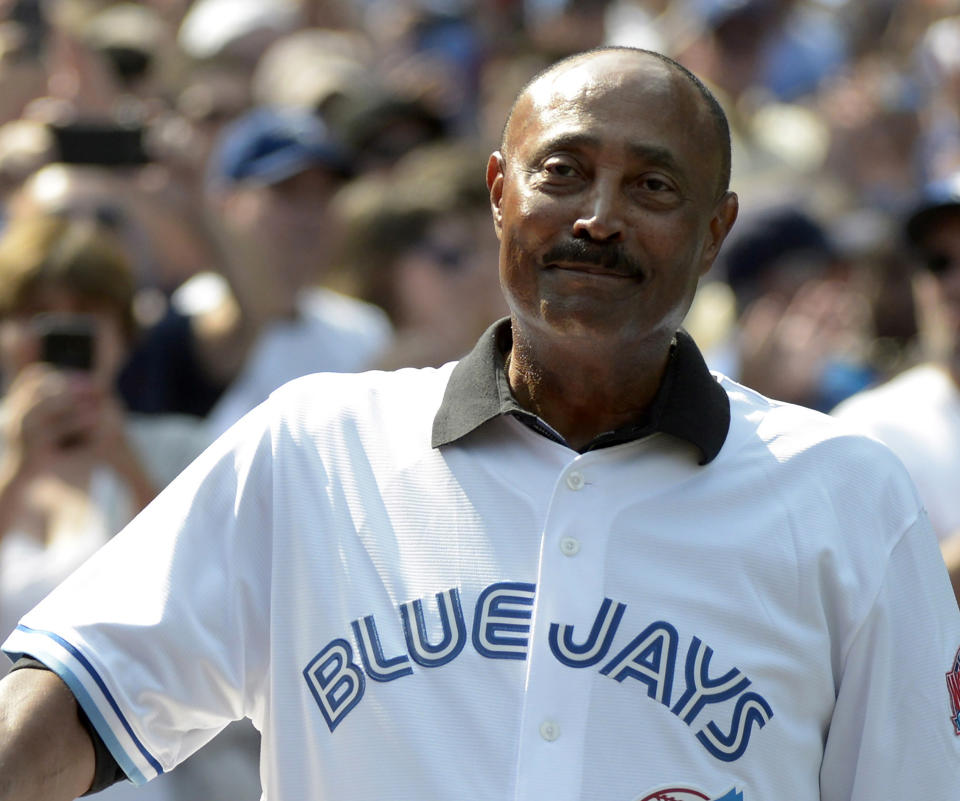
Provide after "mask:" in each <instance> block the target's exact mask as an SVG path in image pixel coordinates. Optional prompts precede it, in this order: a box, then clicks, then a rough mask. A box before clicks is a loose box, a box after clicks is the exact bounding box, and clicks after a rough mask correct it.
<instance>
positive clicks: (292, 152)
mask: <svg viewBox="0 0 960 801" xmlns="http://www.w3.org/2000/svg"><path fill="white" fill-rule="evenodd" d="M602 44H616V45H630V46H639V47H645V48H649V49H655V50H658V51H661V52H664V53H666V54H668V55H670V56H672V57H674V58H676V59H677V60H678V61H680V62H681V63H682V64H684V65H685V66H687V67H689V68H690V69H691V70H693V71H694V72H695V73H696V74H697V75H699V76H700V77H701V78H703V79H704V81H705V82H706V83H707V84H708V85H709V86H710V88H711V89H712V90H713V91H714V92H715V93H716V95H717V96H718V98H719V99H720V100H721V102H722V104H723V106H724V107H725V109H726V110H727V113H728V115H729V117H730V121H731V126H732V133H733V181H732V183H733V188H734V189H735V190H736V191H737V192H738V193H739V195H740V198H741V210H742V211H741V217H740V220H739V221H738V223H737V225H736V226H735V228H734V231H733V233H732V234H731V237H730V239H729V240H728V242H727V244H726V245H725V247H724V250H723V252H722V255H721V258H720V260H719V261H718V263H717V264H716V266H715V268H714V270H713V271H712V273H711V274H710V275H709V276H708V277H707V279H706V280H705V282H704V285H703V286H702V288H701V291H700V293H699V295H698V298H697V300H696V302H695V304H694V307H693V309H692V310H691V312H690V315H689V317H688V319H687V322H686V325H687V327H688V329H689V330H690V331H691V333H693V335H694V337H695V339H696V340H697V341H698V343H699V344H700V345H701V348H702V349H703V350H704V351H705V354H706V356H707V359H708V362H709V364H710V366H711V367H713V368H715V369H718V370H720V371H722V372H724V373H726V374H728V375H731V376H733V377H734V378H737V379H739V380H741V381H742V382H743V383H745V384H747V385H748V386H751V387H753V388H755V389H757V390H759V391H761V392H763V393H764V394H767V395H770V396H772V397H776V398H778V399H781V400H785V401H789V402H793V403H799V404H803V405H806V406H810V407H812V408H816V409H819V410H821V411H824V412H830V411H832V410H834V409H835V408H836V407H837V406H838V404H841V403H843V402H845V401H847V400H848V399H850V398H851V397H852V396H855V395H858V393H860V392H861V391H863V390H866V389H868V388H872V387H877V386H881V385H884V383H885V382H887V381H888V380H890V379H894V378H895V377H898V376H901V375H903V374H905V373H907V372H908V371H909V370H911V369H915V368H917V367H918V366H922V365H926V364H931V363H934V364H940V365H941V366H942V365H951V364H952V365H953V367H952V368H948V370H947V371H948V372H950V370H952V371H953V375H954V376H956V377H957V380H960V356H957V354H958V353H960V345H958V344H957V342H958V341H960V333H958V332H960V324H958V323H957V316H958V312H957V311H956V308H957V306H958V305H960V287H957V288H954V289H953V290H951V291H953V292H954V300H953V304H954V305H953V311H952V312H950V311H945V310H944V309H945V308H946V307H945V305H944V296H945V295H946V294H948V291H947V290H948V287H947V282H946V280H945V276H946V275H952V276H953V278H954V283H955V284H956V283H957V276H956V274H957V272H960V270H958V265H960V234H958V235H957V236H956V237H955V239H954V240H953V241H952V242H951V241H947V240H948V239H949V236H948V235H945V236H947V239H943V238H942V237H941V240H940V244H938V245H937V247H935V248H934V247H933V245H931V244H930V243H929V240H930V236H932V235H931V234H930V231H931V230H932V229H934V228H936V225H926V226H925V227H924V230H923V231H920V230H919V229H918V228H916V226H915V227H914V229H911V230H912V233H911V234H910V235H908V231H907V227H908V226H907V223H908V221H915V220H916V219H918V218H917V215H918V214H927V217H925V218H924V219H925V220H926V221H927V222H928V223H929V222H930V220H929V213H930V212H931V211H937V210H943V209H947V210H954V211H955V208H954V207H960V180H953V178H954V176H957V175H960V0H911V1H910V2H907V0H488V1H487V2H470V0H389V1H388V0H142V1H141V2H113V1H111V0H0V377H2V380H3V386H4V392H3V400H2V402H0V623H2V625H3V626H5V627H6V628H9V627H11V626H13V625H15V623H16V620H17V619H18V617H19V615H20V614H22V613H23V612H24V611H26V607H27V606H28V605H29V604H31V603H33V602H34V601H35V600H36V599H37V598H38V597H41V596H42V594H43V593H44V592H45V591H46V590H47V589H49V588H50V587H52V586H53V584H55V583H56V582H57V581H59V580H60V578H62V577H63V576H64V575H66V573H68V572H69V571H70V570H71V569H72V567H74V566H75V565H76V564H78V562H79V560H81V559H83V558H85V556H86V555H87V554H89V553H90V552H91V550H92V549H93V548H95V547H98V546H99V544H102V543H103V542H104V541H105V540H106V539H108V538H109V536H110V535H111V533H112V532H114V531H115V530H116V528H117V527H118V526H119V525H122V524H123V522H125V520H127V519H129V517H130V516H131V515H132V514H134V513H135V512H136V511H137V510H138V509H139V508H142V506H143V505H145V504H146V503H147V502H149V500H150V498H151V497H152V496H153V494H155V492H156V491H157V490H159V489H160V488H161V487H162V486H163V484H164V483H166V482H167V481H169V480H170V479H171V478H172V477H173V476H174V475H176V473H177V472H178V471H179V469H180V468H181V467H182V466H184V465H185V464H186V463H187V462H189V461H190V459H192V457H193V456H194V455H196V453H198V452H199V451H200V450H201V449H202V448H203V447H204V446H205V445H206V444H207V443H208V442H209V441H210V439H211V438H212V437H214V436H215V435H216V434H218V433H219V432H221V431H223V430H224V429H225V428H226V427H227V426H229V425H230V424H231V423H232V422H233V421H235V420H236V419H237V418H238V417H239V416H240V415H242V414H243V413H244V412H246V411H247V410H249V409H250V408H252V407H253V406H254V405H256V404H257V403H259V402H260V401H261V400H263V399H264V398H265V397H266V396H267V394H268V393H269V392H270V391H271V390H272V389H273V388H275V387H276V386H278V385H279V384H280V383H283V382H284V381H287V380H289V379H290V378H293V377H295V376H296V375H299V374H302V373H305V372H312V371H316V370H335V371H353V370H362V369H368V368H398V367H405V366H432V365H439V364H442V363H444V362H446V361H449V360H451V359H455V358H458V357H459V356H461V355H463V354H464V353H465V352H466V351H467V350H469V349H470V347H471V346H472V344H473V343H474V341H475V340H476V338H477V337H478V336H479V334H480V333H481V332H482V331H483V330H484V329H485V328H486V327H487V326H488V325H489V324H490V323H491V322H492V321H494V320H495V319H497V318H498V317H500V316H502V315H503V314H505V313H506V309H505V306H504V303H503V300H502V297H501V295H500V292H499V286H498V279H497V270H496V259H497V256H496V253H497V242H496V238H495V235H494V231H493V226H492V222H491V220H490V212H489V201H488V196H487V192H486V188H485V185H484V168H485V164H486V157H487V155H488V154H489V153H490V151H492V150H493V149H495V148H496V147H497V145H498V142H499V138H500V133H501V126H502V124H503V121H504V119H505V117H506V114H507V111H508V109H509V104H510V103H511V102H512V99H513V97H514V96H515V94H516V92H517V91H518V90H519V88H520V87H521V86H522V85H523V84H524V83H525V82H526V80H527V79H528V78H530V77H531V76H532V75H533V74H534V73H535V72H536V71H538V70H539V69H540V68H542V67H543V66H545V65H546V64H548V63H550V62H552V61H554V60H556V59H557V58H559V57H562V56H564V55H567V54H570V53H573V52H576V51H579V50H583V49H586V48H589V47H593V46H597V45H602ZM957 219H958V220H960V217H958V218H957ZM938 220H939V218H938ZM935 222H936V221H935ZM941 222H942V221H941ZM951 224H952V225H953V226H954V228H955V229H956V231H960V222H952V223H951ZM934 235H936V232H935V231H934ZM924 237H926V239H925V238H924ZM951 248H952V256H951ZM937 259H939V261H937ZM944 259H946V261H944ZM951 259H952V261H951ZM951 360H952V361H951ZM65 368H67V369H65ZM77 368H81V369H77ZM954 383H956V382H954ZM945 391H946V390H945ZM953 391H955V387H954V390H953ZM948 394H949V392H948ZM858 397H859V396H858ZM950 402H951V403H953V404H954V406H955V408H954V410H953V411H951V412H949V413H950V414H953V413H954V411H955V412H956V417H957V420H958V421H960V400H957V399H954V398H952V396H951V401H950ZM910 403H913V401H908V406H907V407H906V408H907V410H908V411H906V412H904V411H903V409H902V408H901V409H900V410H899V411H896V410H893V411H890V410H889V409H888V411H889V414H891V415H892V416H894V417H896V416H897V415H907V416H910V415H914V416H919V417H921V418H923V419H927V418H926V416H925V413H924V412H921V413H919V415H918V412H917V408H916V407H915V406H910V405H909V404H910ZM951 408H953V407H951ZM957 427H960V422H958V423H957V424H956V425H954V428H957ZM891 436H894V435H893V434H891ZM947 436H948V435H947V434H944V433H943V431H938V432H937V434H936V436H935V437H934V438H935V439H937V440H938V441H939V442H940V443H943V442H944V441H945V440H944V437H947ZM956 436H957V440H956V442H957V447H956V448H953V447H951V449H948V451H947V453H946V455H945V456H944V460H945V463H946V465H947V468H946V469H948V470H949V469H951V467H950V465H951V462H950V460H951V459H952V460H953V461H952V470H953V472H952V473H949V474H948V475H950V476H953V477H955V476H956V475H957V467H958V462H960V457H958V455H957V454H958V453H960V433H957V434H956ZM908 439H909V440H910V441H912V442H916V441H917V439H916V436H915V435H914V434H912V433H911V434H910V436H909V437H908ZM906 460H907V459H906V458H905V461H906ZM918 461H919V462H920V463H923V462H925V461H926V462H929V458H928V456H927V454H925V453H922V454H920V455H919V456H918ZM941 469H943V468H941ZM921 489H922V490H923V488H921ZM944 492H945V493H946V495H947V496H949V500H950V505H951V506H952V507H954V512H952V513H951V514H952V515H953V517H952V518H951V515H949V514H946V513H945V517H944V519H943V521H942V522H939V521H935V522H938V525H939V526H940V529H939V530H938V534H939V535H940V536H941V537H942V538H943V539H944V540H946V539H949V537H950V536H951V535H953V534H955V533H956V532H958V531H960V509H956V508H955V507H956V506H957V504H955V503H954V502H953V495H955V493H954V492H953V489H952V485H950V486H948V487H947V489H946V490H945V491H944ZM231 737H233V738H234V739H233V740H231V739H230V738H231ZM250 739H251V738H250V735H249V733H248V732H244V731H242V730H240V731H236V732H229V731H228V734H227V735H226V736H224V737H222V738H218V740H219V741H221V742H222V748H221V756H220V757H219V758H220V759H221V760H223V761H221V762H219V763H217V764H218V767H217V768H216V769H215V770H210V769H205V767H204V766H203V765H202V764H201V765H199V766H197V765H195V766H194V769H193V773H191V768H190V767H187V768H186V769H185V770H183V771H177V772H176V773H175V774H173V776H178V774H179V776H178V781H179V783H180V784H179V786H174V785H172V784H170V783H168V784H163V782H159V783H158V784H160V785H162V786H161V789H160V790H154V792H156V793H160V792H161V791H162V792H163V793H166V795H157V797H158V798H161V797H165V798H170V799H171V801H172V800H173V799H174V798H176V799H181V801H182V799H190V798H197V799H199V798H202V799H204V801H215V800H216V799H217V798H221V797H222V798H231V799H241V801H242V799H243V798H250V799H255V798H257V797H259V791H258V789H257V786H256V783H257V778H256V765H255V763H253V765H252V768H251V767H250V762H249V760H246V759H243V758H238V756H237V755H238V754H239V755H245V754H248V753H252V751H250V750H246V749H248V745H249V742H250ZM213 753H214V749H211V754H213ZM216 758H217V757H215V756H210V757H209V759H210V760H214V759H216ZM231 760H233V762H231ZM190 764H191V763H189V762H188V763H187V765H188V766H190ZM211 777H217V779H218V781H219V782H220V784H219V785H218V784H217V782H214V783H213V784H209V782H210V781H211ZM171 778H172V777H171ZM205 782H207V783H205ZM123 791H124V790H123V788H117V790H111V791H110V793H115V792H116V793H122V792H123ZM116 797H117V798H119V797H120V795H119V794H118V795H117V796H116ZM136 797H138V798H141V799H146V798H147V797H148V796H147V795H146V794H145V793H141V794H138V795H137V796H136Z"/></svg>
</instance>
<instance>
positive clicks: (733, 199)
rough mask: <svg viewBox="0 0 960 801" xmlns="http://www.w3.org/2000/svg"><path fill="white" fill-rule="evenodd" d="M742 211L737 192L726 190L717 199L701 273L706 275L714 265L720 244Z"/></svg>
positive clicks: (705, 246)
mask: <svg viewBox="0 0 960 801" xmlns="http://www.w3.org/2000/svg"><path fill="white" fill-rule="evenodd" d="M739 211H740V199H739V198H738V197H737V195H736V193H735V192H725V193H724V194H723V197H721V198H720V200H719V201H717V205H716V207H715V208H714V211H713V217H711V218H710V225H709V228H708V230H707V236H706V241H705V242H704V248H703V256H702V263H701V266H700V274H701V275H706V273H707V271H708V270H709V269H710V268H711V267H712V266H713V262H714V259H716V258H717V254H718V253H719V252H720V246H721V245H722V244H723V241H724V240H725V239H726V238H727V234H729V233H730V229H731V228H733V224H734V223H735V222H736V220H737V214H738V213H739Z"/></svg>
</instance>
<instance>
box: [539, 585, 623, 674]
mask: <svg viewBox="0 0 960 801" xmlns="http://www.w3.org/2000/svg"><path fill="white" fill-rule="evenodd" d="M626 608H627V607H626V604H622V603H617V604H616V605H614V603H613V601H611V600H610V599H609V598H604V599H603V603H602V604H600V611H599V612H598V613H597V617H596V619H595V620H594V621H593V628H591V629H590V634H589V635H588V636H587V639H586V642H584V643H583V645H577V644H576V643H574V641H573V626H568V625H563V626H561V625H560V624H559V623H551V624H550V634H549V640H550V650H551V651H552V652H553V655H554V656H555V657H556V658H557V659H558V660H560V662H562V663H563V664H564V665H567V666H568V667H575V668H583V667H590V666H591V665H595V664H597V662H599V661H600V660H601V659H603V658H604V657H605V656H606V655H607V651H609V650H610V643H611V642H613V637H614V635H615V634H616V633H617V627H618V626H619V625H620V618H622V617H623V613H624V611H626ZM618 681H619V679H618Z"/></svg>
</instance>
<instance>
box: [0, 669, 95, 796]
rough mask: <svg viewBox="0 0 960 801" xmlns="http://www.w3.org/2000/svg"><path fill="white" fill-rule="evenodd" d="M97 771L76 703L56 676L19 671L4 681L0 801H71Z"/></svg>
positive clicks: (1, 686) (0, 703)
mask: <svg viewBox="0 0 960 801" xmlns="http://www.w3.org/2000/svg"><path fill="white" fill-rule="evenodd" d="M94 767H95V760H94V751H93V744H92V743H91V741H90V735H89V734H87V732H86V730H85V729H84V727H83V725H82V724H81V722H80V718H79V716H78V714H77V702H76V700H75V699H74V697H73V694H72V693H71V692H70V690H69V689H68V688H67V686H66V685H65V684H64V683H63V682H62V681H61V680H60V678H59V677H58V676H57V675H56V674H54V673H51V672H50V671H47V670H16V671H13V672H12V673H10V674H9V675H7V676H6V677H5V678H4V679H3V680H2V681H0V801H14V799H16V801H72V800H73V799H75V798H77V797H78V796H81V795H83V793H85V792H86V791H87V789H88V788H89V787H90V785H91V783H92V781H93V774H94Z"/></svg>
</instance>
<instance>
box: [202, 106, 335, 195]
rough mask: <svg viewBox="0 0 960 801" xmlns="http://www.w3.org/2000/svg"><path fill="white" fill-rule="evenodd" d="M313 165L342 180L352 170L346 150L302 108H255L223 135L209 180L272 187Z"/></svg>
mask: <svg viewBox="0 0 960 801" xmlns="http://www.w3.org/2000/svg"><path fill="white" fill-rule="evenodd" d="M311 167H323V168H326V169H328V170H330V171H331V172H334V173H337V174H339V175H341V176H344V177H349V176H350V175H351V174H352V172H353V169H352V163H351V158H350V155H349V153H348V151H347V150H346V148H345V147H344V146H343V145H342V144H341V143H340V142H338V141H337V140H336V138H335V137H334V136H333V134H332V133H331V132H330V130H329V128H328V127H327V126H326V124H325V123H324V122H323V120H322V119H320V117H319V116H317V115H316V114H314V113H312V112H309V111H305V110H300V109H271V108H257V109H254V110H252V111H249V112H247V113H246V114H244V115H242V116H241V117H239V118H238V119H236V120H234V121H233V122H232V123H231V124H230V125H228V126H226V128H225V129H224V130H223V131H222V132H221V135H220V137H219V138H218V140H217V142H216V144H215V145H214V149H213V152H212V154H211V156H210V164H209V167H208V171H207V181H208V183H210V184H212V185H224V184H232V183H238V182H241V181H252V182H255V183H261V184H275V183H278V182H280V181H283V180H284V179H286V178H290V177H291V176H294V175H296V174H297V173H300V172H303V171H304V170H307V169H309V168H311Z"/></svg>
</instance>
